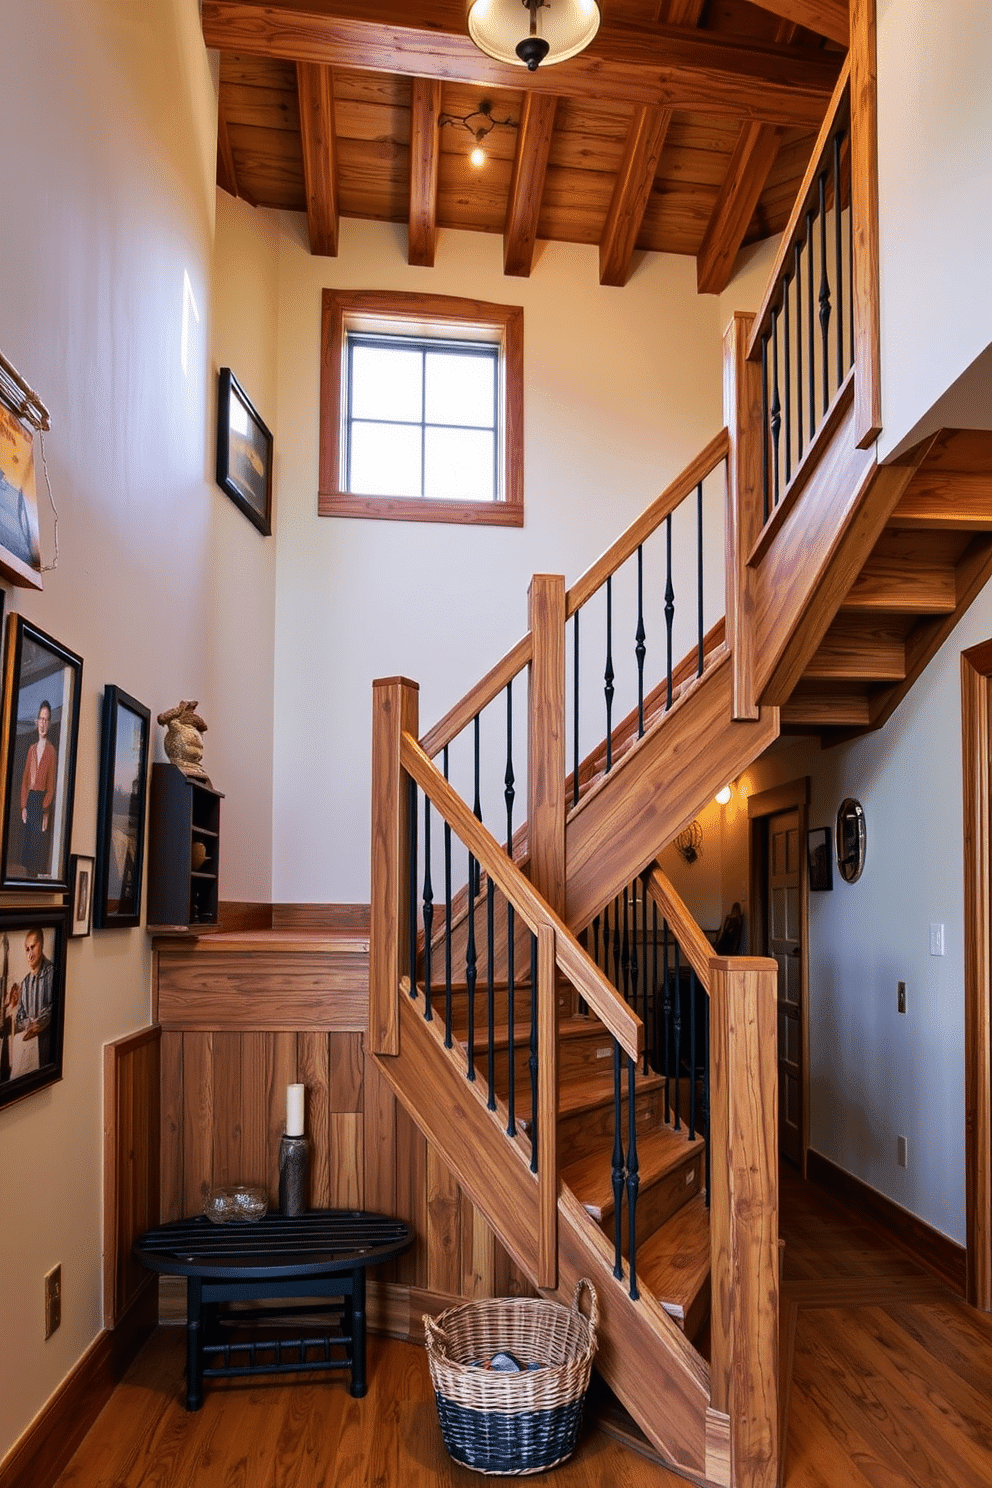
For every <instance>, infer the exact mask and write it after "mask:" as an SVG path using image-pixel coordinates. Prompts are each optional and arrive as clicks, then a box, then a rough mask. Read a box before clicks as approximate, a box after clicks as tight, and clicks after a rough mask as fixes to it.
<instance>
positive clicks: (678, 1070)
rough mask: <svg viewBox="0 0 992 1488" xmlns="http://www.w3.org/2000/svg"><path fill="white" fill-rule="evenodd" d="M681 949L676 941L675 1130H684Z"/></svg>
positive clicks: (674, 1029) (673, 1028) (674, 1031)
mask: <svg viewBox="0 0 992 1488" xmlns="http://www.w3.org/2000/svg"><path fill="white" fill-rule="evenodd" d="M680 957H681V947H680V946H679V943H678V941H677V940H676V941H675V1018H674V1022H673V1024H672V1033H673V1036H674V1040H675V1050H674V1054H675V1058H674V1064H675V1130H676V1131H681V1130H682V967H681V965H680Z"/></svg>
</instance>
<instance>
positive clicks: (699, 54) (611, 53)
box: [201, 0, 838, 124]
mask: <svg viewBox="0 0 992 1488" xmlns="http://www.w3.org/2000/svg"><path fill="white" fill-rule="evenodd" d="M316 4H317V0H309V4H308V0H268V3H264V4H263V3H261V0H203V5H202V12H201V24H202V30H203V37H204V41H205V42H206V44H207V46H209V47H218V48H219V49H220V50H221V51H236V52H245V53H250V54H255V55H262V56H271V57H285V58H291V59H293V60H295V61H308V62H320V63H324V64H327V65H330V66H334V67H354V68H359V69H370V70H372V71H376V72H394V73H405V74H407V75H411V76H421V77H438V76H440V77H444V78H450V79H461V80H463V81H468V82H475V83H480V84H492V85H494V86H503V87H508V88H516V89H520V90H521V91H522V90H524V89H526V90H527V91H532V92H537V93H551V94H553V93H555V92H556V91H558V90H560V88H561V81H560V79H557V78H556V77H555V73H554V69H550V70H548V71H546V72H542V71H541V70H540V69H538V70H537V71H536V72H534V73H529V72H527V71H526V70H525V69H518V68H514V67H510V66H508V65H505V64H503V63H499V62H494V61H493V60H492V59H491V58H489V57H486V56H485V55H484V54H483V53H481V52H480V51H479V50H478V49H477V48H476V47H475V46H473V44H472V42H471V41H470V40H469V38H468V37H467V36H466V35H465V34H464V32H463V31H462V30H461V25H460V24H459V26H458V29H457V30H456V29H447V30H446V29H445V28H444V26H438V27H437V28H436V29H434V28H432V27H431V25H430V24H429V22H425V21H424V20H421V22H420V24H419V25H416V26H413V25H410V24H409V16H408V14H406V13H404V12H402V11H401V10H400V9H399V7H398V6H396V5H393V6H389V7H386V6H379V5H374V6H372V7H370V6H369V5H368V3H367V0H366V3H365V4H364V8H363V9H362V10H361V11H360V12H359V7H358V4H357V0H350V3H349V0H339V3H332V0H321V8H320V9H319V10H318V9H316V8H315V7H316ZM370 8H371V10H372V11H373V12H374V15H372V16H370V15H369V10H370ZM425 9H429V7H425ZM444 13H445V15H446V16H447V17H448V18H449V23H450V17H451V14H452V12H451V7H450V6H448V7H446V8H445V12H444ZM376 17H379V18H376ZM568 66H569V91H570V93H571V94H572V96H574V97H587V98H602V99H613V100H617V99H622V100H625V101H627V102H629V103H643V104H648V105H661V106H664V107H668V108H687V109H693V108H701V109H705V110H706V111H707V112H710V113H713V112H717V113H724V112H729V113H732V114H736V115H738V116H740V117H742V118H753V119H765V120H767V122H769V123H774V124H807V123H809V124H816V123H818V122H819V121H820V120H821V119H822V117H823V114H824V111H825V109H826V106H827V103H828V101H829V98H830V94H831V91H832V88H833V85H834V83H835V81H836V78H837V73H838V61H837V59H836V58H835V57H834V56H833V55H832V54H829V53H825V52H820V51H816V50H812V49H807V48H802V49H800V48H796V47H792V48H786V47H781V46H777V45H776V44H774V43H766V44H760V43H757V42H754V43H749V44H748V45H747V46H741V45H740V44H739V43H736V44H735V42H734V40H732V39H730V38H722V37H719V36H713V35H710V34H709V33H707V32H704V31H693V32H689V31H686V30H684V29H681V28H676V27H655V28H645V29H643V30H636V31H635V30H630V29H627V30H620V29H617V28H613V29H611V28H610V27H609V26H604V27H601V28H600V32H599V34H598V35H597V37H596V40H595V41H594V42H593V43H592V45H591V46H590V47H588V48H587V49H586V50H585V51H584V52H582V53H581V54H580V55H579V56H578V57H574V58H572V59H571V61H570V62H569V64H568Z"/></svg>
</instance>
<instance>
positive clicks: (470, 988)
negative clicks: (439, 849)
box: [465, 853, 479, 1080]
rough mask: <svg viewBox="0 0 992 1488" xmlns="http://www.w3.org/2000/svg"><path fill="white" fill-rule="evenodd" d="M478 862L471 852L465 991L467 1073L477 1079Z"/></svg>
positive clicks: (469, 860)
mask: <svg viewBox="0 0 992 1488" xmlns="http://www.w3.org/2000/svg"><path fill="white" fill-rule="evenodd" d="M478 866H479V865H478V863H477V862H476V860H475V858H474V857H473V855H472V854H471V853H469V855H468V939H467V943H466V946H465V992H466V996H467V998H468V1041H467V1042H468V1062H467V1067H466V1070H465V1074H466V1076H467V1077H468V1079H470V1080H474V1079H475V980H476V975H477V965H476V951H475V895H476V882H477V880H476V874H477V872H478Z"/></svg>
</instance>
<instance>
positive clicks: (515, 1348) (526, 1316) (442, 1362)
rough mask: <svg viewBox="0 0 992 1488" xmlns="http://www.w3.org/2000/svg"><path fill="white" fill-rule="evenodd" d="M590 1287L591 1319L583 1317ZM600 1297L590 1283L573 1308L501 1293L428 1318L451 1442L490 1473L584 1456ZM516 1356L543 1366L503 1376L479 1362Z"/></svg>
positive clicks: (460, 1456) (535, 1468)
mask: <svg viewBox="0 0 992 1488" xmlns="http://www.w3.org/2000/svg"><path fill="white" fill-rule="evenodd" d="M583 1287H586V1288H587V1290H588V1292H589V1297H590V1308H589V1316H588V1317H586V1316H585V1315H584V1314H583V1313H582V1312H580V1311H579V1297H580V1295H581V1291H582V1288H583ZM598 1322H599V1301H598V1298H597V1296H596V1290H595V1288H594V1287H593V1285H592V1283H591V1282H589V1281H585V1280H582V1281H580V1282H579V1283H578V1284H577V1286H576V1288H575V1295H574V1296H573V1298H572V1305H571V1307H570V1308H569V1307H562V1306H560V1305H559V1304H558V1303H557V1302H548V1301H545V1300H544V1299H543V1298H534V1299H531V1298H508V1297H493V1298H491V1299H489V1300H487V1301H483V1302H466V1303H465V1304H464V1305H463V1306H461V1307H451V1308H449V1309H448V1311H447V1312H443V1313H442V1314H441V1315H440V1317H439V1318H437V1319H434V1318H431V1317H428V1316H425V1317H424V1331H425V1333H426V1335H427V1357H428V1359H429V1361H430V1367H431V1379H432V1380H433V1382H434V1390H435V1393H436V1395H437V1413H438V1417H439V1419H440V1422H441V1434H442V1435H443V1437H444V1444H445V1446H446V1447H447V1449H448V1451H449V1452H450V1454H451V1456H452V1457H453V1458H454V1459H455V1461H456V1462H462V1463H464V1464H465V1466H466V1467H471V1468H473V1469H474V1470H475V1471H476V1472H481V1473H500V1474H502V1475H505V1476H519V1475H522V1474H524V1473H535V1472H546V1471H547V1469H548V1468H549V1467H554V1466H555V1465H556V1463H559V1462H563V1461H564V1460H565V1458H566V1457H569V1456H570V1455H571V1454H572V1452H573V1451H574V1450H575V1444H576V1441H577V1440H578V1435H579V1426H580V1424H581V1420H582V1406H583V1404H584V1402H585V1394H586V1390H587V1389H588V1387H589V1376H590V1374H591V1372H592V1361H593V1355H594V1354H595V1352H596V1325H597V1323H598ZM500 1352H506V1353H510V1354H512V1355H513V1356H514V1358H515V1359H517V1360H518V1361H519V1362H520V1363H521V1364H524V1365H527V1364H530V1363H535V1364H540V1365H542V1366H544V1367H542V1368H540V1369H533V1370H527V1369H524V1370H522V1371H521V1372H520V1373H519V1374H501V1373H499V1372H497V1371H495V1370H488V1369H480V1368H478V1367H474V1368H473V1367H472V1364H473V1361H475V1360H480V1361H481V1360H486V1359H490V1358H492V1356H493V1355H494V1354H496V1353H500Z"/></svg>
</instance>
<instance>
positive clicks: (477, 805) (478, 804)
mask: <svg viewBox="0 0 992 1488" xmlns="http://www.w3.org/2000/svg"><path fill="white" fill-rule="evenodd" d="M479 728H480V716H479V714H478V713H476V715H475V717H474V718H473V720H472V756H473V765H474V773H475V800H474V801H473V803H472V813H473V815H474V816H475V819H476V821H480V822H481V820H482V797H481V795H480V790H479V770H480V756H481V740H480V733H479ZM473 862H474V864H475V870H474V871H475V892H476V893H478V892H479V886H480V883H481V874H482V865H481V864H480V863H479V861H478V859H477V858H474V859H473Z"/></svg>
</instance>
